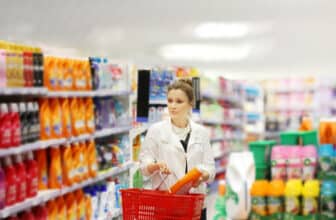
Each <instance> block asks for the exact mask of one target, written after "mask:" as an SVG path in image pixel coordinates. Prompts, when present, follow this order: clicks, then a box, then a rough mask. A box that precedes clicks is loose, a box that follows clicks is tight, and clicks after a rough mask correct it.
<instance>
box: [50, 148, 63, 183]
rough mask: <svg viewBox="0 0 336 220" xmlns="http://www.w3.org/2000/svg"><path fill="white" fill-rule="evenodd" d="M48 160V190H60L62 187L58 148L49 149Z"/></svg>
mask: <svg viewBox="0 0 336 220" xmlns="http://www.w3.org/2000/svg"><path fill="white" fill-rule="evenodd" d="M49 158H50V164H49V182H48V183H49V184H48V186H49V189H60V188H61V186H62V166H61V151H60V149H59V147H52V148H49Z"/></svg>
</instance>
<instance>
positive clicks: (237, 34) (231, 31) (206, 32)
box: [194, 22, 250, 38]
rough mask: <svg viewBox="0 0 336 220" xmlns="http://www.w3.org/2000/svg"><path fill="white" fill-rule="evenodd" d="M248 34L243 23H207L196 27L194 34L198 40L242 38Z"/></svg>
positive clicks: (248, 30) (246, 27) (247, 29)
mask: <svg viewBox="0 0 336 220" xmlns="http://www.w3.org/2000/svg"><path fill="white" fill-rule="evenodd" d="M249 32H250V28H249V25H247V24H244V23H222V22H221V23H219V22H207V23H202V24H200V25H198V26H197V27H196V28H195V30H194V34H195V36H196V37H198V38H242V37H245V36H246V35H247V34H248V33H249Z"/></svg>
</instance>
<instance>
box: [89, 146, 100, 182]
mask: <svg viewBox="0 0 336 220" xmlns="http://www.w3.org/2000/svg"><path fill="white" fill-rule="evenodd" d="M87 157H88V158H87V161H88V167H89V176H90V177H91V178H95V177H96V176H97V172H98V164H97V152H96V144H95V142H94V140H89V141H88V142H87Z"/></svg>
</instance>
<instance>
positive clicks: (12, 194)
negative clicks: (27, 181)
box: [6, 184, 16, 203]
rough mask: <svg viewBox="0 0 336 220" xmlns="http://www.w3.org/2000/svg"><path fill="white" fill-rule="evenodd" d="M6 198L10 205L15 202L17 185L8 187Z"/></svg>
mask: <svg viewBox="0 0 336 220" xmlns="http://www.w3.org/2000/svg"><path fill="white" fill-rule="evenodd" d="M6 198H7V201H8V202H9V203H13V202H15V198H16V185H15V184H13V185H10V186H8V192H7V196H6Z"/></svg>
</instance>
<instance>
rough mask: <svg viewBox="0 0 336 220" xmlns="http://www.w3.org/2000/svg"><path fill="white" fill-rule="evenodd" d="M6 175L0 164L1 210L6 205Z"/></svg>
mask: <svg viewBox="0 0 336 220" xmlns="http://www.w3.org/2000/svg"><path fill="white" fill-rule="evenodd" d="M5 193H6V175H5V171H4V170H3V169H2V167H1V164H0V210H1V209H3V208H4V207H5V205H6V194H5Z"/></svg>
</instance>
